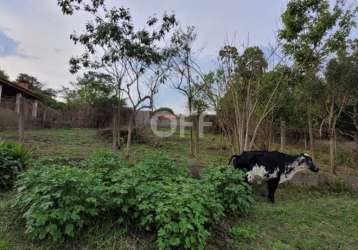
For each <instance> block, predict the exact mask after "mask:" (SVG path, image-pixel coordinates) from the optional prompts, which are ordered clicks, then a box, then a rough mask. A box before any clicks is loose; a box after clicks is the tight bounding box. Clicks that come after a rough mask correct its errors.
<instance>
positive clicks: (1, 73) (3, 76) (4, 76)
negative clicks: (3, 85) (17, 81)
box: [0, 69, 9, 80]
mask: <svg viewBox="0 0 358 250" xmlns="http://www.w3.org/2000/svg"><path fill="white" fill-rule="evenodd" d="M0 78H1V79H5V80H9V76H8V74H6V72H5V71H4V70H2V69H0Z"/></svg>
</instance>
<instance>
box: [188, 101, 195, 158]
mask: <svg viewBox="0 0 358 250" xmlns="http://www.w3.org/2000/svg"><path fill="white" fill-rule="evenodd" d="M188 108H189V119H190V122H192V125H194V124H193V117H192V116H193V115H192V100H191V98H189V99H188ZM194 143H195V142H194V133H193V126H190V155H191V156H195V152H194Z"/></svg>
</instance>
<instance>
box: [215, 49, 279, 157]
mask: <svg viewBox="0 0 358 250" xmlns="http://www.w3.org/2000/svg"><path fill="white" fill-rule="evenodd" d="M219 58H220V68H219V71H218V72H217V74H216V76H217V80H218V81H219V82H221V83H218V84H215V85H214V86H216V87H214V91H211V94H210V95H211V96H214V97H215V98H214V99H217V97H218V96H222V98H220V99H219V105H218V108H217V109H218V110H219V117H220V119H221V120H222V124H223V129H224V131H225V133H226V134H227V135H228V136H229V138H230V139H231V143H232V150H233V153H240V152H243V151H245V150H251V149H252V148H253V147H254V143H255V140H256V137H257V134H258V131H259V128H260V127H261V125H262V123H263V122H264V120H265V119H266V118H267V116H268V115H269V114H271V113H272V112H273V110H274V109H275V108H276V107H277V104H278V103H277V100H278V96H279V93H280V91H279V90H280V86H281V85H282V79H281V78H278V79H274V80H270V79H268V77H269V75H268V73H267V61H266V59H265V56H264V53H263V52H262V51H261V49H260V48H258V47H248V48H246V49H245V50H244V52H243V53H242V54H239V53H238V50H237V49H236V48H235V47H232V46H225V47H224V48H223V49H222V50H221V51H220V52H219ZM217 80H216V81H217ZM214 92H215V93H214ZM213 93H214V94H213ZM211 99H212V98H211Z"/></svg>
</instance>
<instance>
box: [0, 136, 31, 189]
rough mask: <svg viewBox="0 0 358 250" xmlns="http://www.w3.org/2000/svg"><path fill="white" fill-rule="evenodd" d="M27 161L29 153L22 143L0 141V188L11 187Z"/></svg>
mask: <svg viewBox="0 0 358 250" xmlns="http://www.w3.org/2000/svg"><path fill="white" fill-rule="evenodd" d="M28 161H29V153H28V151H27V150H26V149H25V148H24V146H23V145H21V144H18V143H12V142H5V141H0V190H1V191H6V190H9V189H10V188H12V186H13V185H14V182H15V180H16V178H17V175H18V174H19V173H20V172H21V171H23V170H24V169H25V167H26V164H27V163H28Z"/></svg>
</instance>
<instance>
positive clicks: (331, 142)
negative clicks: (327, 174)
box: [329, 128, 337, 174]
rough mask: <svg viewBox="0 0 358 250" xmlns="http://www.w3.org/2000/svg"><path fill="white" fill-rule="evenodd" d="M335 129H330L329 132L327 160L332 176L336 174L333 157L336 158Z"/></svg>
mask: <svg viewBox="0 0 358 250" xmlns="http://www.w3.org/2000/svg"><path fill="white" fill-rule="evenodd" d="M335 133H336V131H335V128H331V129H330V132H329V159H330V165H331V170H332V173H333V174H337V169H336V161H335V158H336V157H335V156H336V150H335V149H336V146H335V145H336V136H335Z"/></svg>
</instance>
